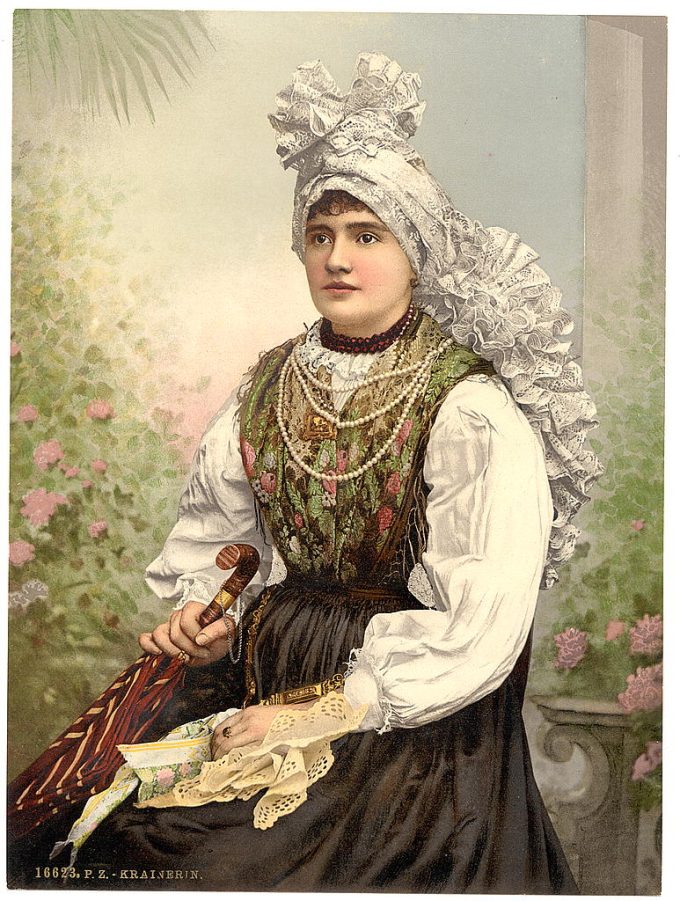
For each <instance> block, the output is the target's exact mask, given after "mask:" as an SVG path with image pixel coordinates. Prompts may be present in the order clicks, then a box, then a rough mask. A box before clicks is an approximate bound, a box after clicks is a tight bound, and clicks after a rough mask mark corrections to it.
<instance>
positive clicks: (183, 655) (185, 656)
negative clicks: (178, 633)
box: [177, 651, 190, 663]
mask: <svg viewBox="0 0 680 901" xmlns="http://www.w3.org/2000/svg"><path fill="white" fill-rule="evenodd" d="M177 659H178V660H179V662H180V663H188V662H189V659H190V658H189V655H188V654H187V653H185V652H184V651H180V652H179V654H178V655H177Z"/></svg>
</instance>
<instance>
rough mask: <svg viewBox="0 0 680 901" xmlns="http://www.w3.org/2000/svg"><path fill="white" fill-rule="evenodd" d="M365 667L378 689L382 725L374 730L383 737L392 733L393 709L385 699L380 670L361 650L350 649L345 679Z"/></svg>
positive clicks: (375, 662)
mask: <svg viewBox="0 0 680 901" xmlns="http://www.w3.org/2000/svg"><path fill="white" fill-rule="evenodd" d="M362 666H366V667H367V669H368V670H369V671H370V673H371V677H372V678H373V680H374V682H375V684H376V686H377V689H378V706H379V707H380V713H381V715H382V719H383V723H382V726H381V727H380V728H379V729H378V728H376V730H375V731H376V732H377V733H378V735H383V734H384V733H385V732H391V731H392V721H393V720H394V709H393V708H392V705H391V704H390V702H389V701H388V699H387V698H386V697H385V693H384V691H383V678H382V674H381V673H380V670H379V669H378V664H377V661H376V660H375V659H374V658H373V657H372V656H371V655H370V654H369V653H368V652H367V651H365V650H364V649H363V648H352V650H351V651H350V652H349V660H348V661H347V669H346V670H345V675H344V677H345V679H347V678H349V676H351V675H352V673H354V672H356V671H357V670H358V669H359V668H360V667H362Z"/></svg>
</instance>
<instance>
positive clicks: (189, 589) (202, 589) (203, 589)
mask: <svg viewBox="0 0 680 901" xmlns="http://www.w3.org/2000/svg"><path fill="white" fill-rule="evenodd" d="M180 582H181V583H182V584H183V585H184V589H183V591H182V597H181V598H180V599H179V600H178V601H177V603H176V604H175V606H174V608H173V609H174V610H181V609H182V607H184V605H185V604H187V603H188V602H189V601H198V602H199V603H200V604H205V605H206V606H207V605H208V604H209V603H210V602H211V601H212V599H213V597H214V596H215V592H214V591H211V586H209V585H208V584H206V583H205V582H202V581H201V580H200V579H195V578H191V579H181V580H180ZM211 585H212V583H211Z"/></svg>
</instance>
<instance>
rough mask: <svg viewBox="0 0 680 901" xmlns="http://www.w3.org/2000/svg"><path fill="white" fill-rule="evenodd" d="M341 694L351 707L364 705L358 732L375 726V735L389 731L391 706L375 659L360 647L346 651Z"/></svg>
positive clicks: (391, 717)
mask: <svg viewBox="0 0 680 901" xmlns="http://www.w3.org/2000/svg"><path fill="white" fill-rule="evenodd" d="M344 695H345V697H346V698H347V700H348V701H349V703H350V704H351V705H352V707H360V706H362V705H368V709H367V711H366V715H365V716H364V718H363V720H362V721H361V723H360V725H359V726H358V731H359V732H368V731H369V730H370V729H375V730H376V732H377V733H378V735H382V734H383V733H384V732H391V730H392V722H391V720H392V719H393V718H394V714H393V710H392V705H391V704H390V702H389V701H388V700H387V698H385V697H384V694H383V690H382V676H381V675H380V673H379V671H378V667H377V664H376V662H375V660H374V659H373V658H372V657H371V656H370V655H369V654H367V653H366V652H365V651H363V650H362V649H361V648H353V649H352V651H350V655H349V662H348V664H347V670H346V672H345V687H344Z"/></svg>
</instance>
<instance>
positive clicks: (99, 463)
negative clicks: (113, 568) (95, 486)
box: [90, 460, 108, 472]
mask: <svg viewBox="0 0 680 901" xmlns="http://www.w3.org/2000/svg"><path fill="white" fill-rule="evenodd" d="M90 466H91V468H92V470H93V471H94V472H106V470H107V469H108V464H107V463H106V462H105V461H104V460H93V461H92V462H91V463H90Z"/></svg>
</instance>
